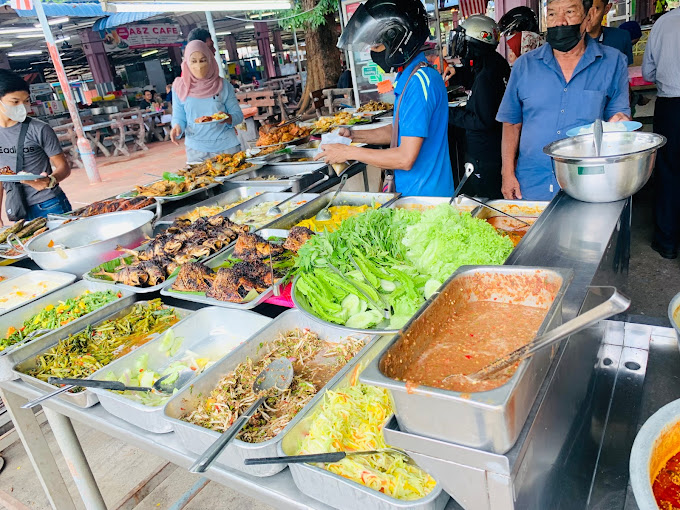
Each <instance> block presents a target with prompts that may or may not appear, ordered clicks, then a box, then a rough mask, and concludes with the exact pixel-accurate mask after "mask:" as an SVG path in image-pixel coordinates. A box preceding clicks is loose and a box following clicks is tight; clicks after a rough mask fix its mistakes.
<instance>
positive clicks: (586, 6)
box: [547, 0, 609, 14]
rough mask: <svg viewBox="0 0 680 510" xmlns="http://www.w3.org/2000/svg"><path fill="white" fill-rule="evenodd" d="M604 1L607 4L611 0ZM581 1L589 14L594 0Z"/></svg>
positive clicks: (551, 1) (550, 1)
mask: <svg viewBox="0 0 680 510" xmlns="http://www.w3.org/2000/svg"><path fill="white" fill-rule="evenodd" d="M554 1H555V0H548V2H547V3H549V4H551V3H553V2H554ZM602 1H603V2H604V4H605V5H607V4H608V3H609V0H602ZM581 3H582V4H583V10H584V11H585V12H586V14H588V11H589V10H590V8H591V7H592V6H593V0H581Z"/></svg>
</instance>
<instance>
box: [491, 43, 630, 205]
mask: <svg viewBox="0 0 680 510" xmlns="http://www.w3.org/2000/svg"><path fill="white" fill-rule="evenodd" d="M585 41H586V50H585V53H584V54H583V56H582V57H581V60H579V62H578V64H577V65H576V69H574V73H573V75H572V77H571V80H569V83H567V82H566V81H565V79H564V75H563V74H562V69H561V68H560V66H559V64H558V63H557V60H556V59H555V56H554V55H553V52H552V48H551V46H550V45H549V44H545V45H543V46H541V47H540V48H538V49H536V50H534V51H530V52H529V53H526V54H524V55H522V56H521V57H520V58H518V59H517V61H516V62H515V65H514V66H513V68H512V73H511V74H510V81H509V82H508V87H507V89H506V90H505V95H504V96H503V101H502V103H501V106H500V109H499V110H498V115H497V116H496V120H498V121H499V122H506V123H508V124H520V123H521V124H522V133H521V135H520V142H519V156H518V159H517V167H516V169H515V175H516V177H517V180H518V181H519V185H520V190H521V192H522V198H524V199H526V200H550V199H552V197H553V196H554V195H555V194H556V193H557V192H558V191H559V189H560V188H559V186H558V184H557V180H556V179H555V176H554V174H553V170H552V162H551V161H550V157H549V156H547V155H546V154H544V153H543V147H545V146H546V145H548V144H549V143H552V142H554V141H555V140H560V139H562V138H566V136H567V131H568V130H569V129H571V128H573V127H577V126H582V125H585V124H590V123H592V122H593V121H595V119H596V118H598V117H599V118H602V119H604V120H609V119H610V118H611V117H613V116H614V115H615V114H616V113H619V112H621V113H625V114H626V115H630V105H629V102H628V66H627V63H626V57H625V56H624V55H623V53H621V52H620V51H619V50H615V49H613V48H609V47H607V46H603V45H600V44H597V43H596V42H595V41H593V40H592V39H590V37H586V38H585Z"/></svg>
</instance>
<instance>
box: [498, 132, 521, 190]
mask: <svg viewBox="0 0 680 510" xmlns="http://www.w3.org/2000/svg"><path fill="white" fill-rule="evenodd" d="M521 133H522V124H521V123H520V124H508V123H507V122H504V123H503V141H502V142H501V158H502V167H501V176H502V177H503V184H502V186H501V192H502V193H503V197H504V198H506V199H508V200H514V199H521V198H522V191H521V190H520V188H519V181H518V180H517V177H515V167H516V164H517V153H518V152H519V138H520V135H521Z"/></svg>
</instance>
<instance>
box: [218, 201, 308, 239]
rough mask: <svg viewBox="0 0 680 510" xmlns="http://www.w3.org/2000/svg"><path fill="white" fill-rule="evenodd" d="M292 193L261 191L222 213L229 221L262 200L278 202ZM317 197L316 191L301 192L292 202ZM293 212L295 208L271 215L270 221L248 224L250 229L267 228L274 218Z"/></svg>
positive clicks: (277, 218)
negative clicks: (262, 223)
mask: <svg viewBox="0 0 680 510" xmlns="http://www.w3.org/2000/svg"><path fill="white" fill-rule="evenodd" d="M292 195H294V193H291V192H287V191H284V192H278V193H275V192H269V191H268V192H266V193H262V194H261V195H258V196H256V197H253V198H251V199H250V200H248V201H247V202H243V203H242V204H239V205H237V206H236V207H232V208H231V209H229V210H228V211H225V212H224V213H223V214H224V215H225V216H227V217H228V218H229V219H230V220H231V221H234V216H235V215H236V213H237V212H238V211H244V212H245V211H249V210H250V209H252V208H253V207H255V206H256V205H259V204H261V203H263V202H277V203H278V202H281V201H283V200H285V199H287V198H289V197H291V196H292ZM319 197H320V195H319V194H318V193H302V194H301V195H298V196H297V197H296V198H294V199H293V202H300V201H303V200H306V201H307V203H309V202H312V201H316V200H317V199H319ZM303 205H307V204H303ZM294 212H295V209H293V210H292V211H291V212H289V213H286V214H282V215H281V216H279V217H276V216H273V217H272V218H271V221H268V222H267V223H265V224H264V225H250V227H251V228H250V229H251V230H259V229H263V228H269V226H270V225H271V224H272V223H274V222H275V221H276V220H279V219H281V218H284V217H285V216H287V215H289V214H292V213H294Z"/></svg>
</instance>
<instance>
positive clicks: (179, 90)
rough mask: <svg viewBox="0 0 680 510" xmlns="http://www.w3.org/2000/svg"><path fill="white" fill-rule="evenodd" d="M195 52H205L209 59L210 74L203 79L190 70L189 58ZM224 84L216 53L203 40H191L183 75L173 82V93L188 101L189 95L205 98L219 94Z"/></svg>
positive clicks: (183, 61)
mask: <svg viewBox="0 0 680 510" xmlns="http://www.w3.org/2000/svg"><path fill="white" fill-rule="evenodd" d="M195 52H199V53H203V55H205V56H206V57H207V59H208V66H209V67H208V74H207V75H206V76H205V78H203V79H201V80H199V79H198V78H196V77H195V76H194V75H193V74H191V71H190V70H189V58H190V57H191V55H192V53H195ZM222 84H223V80H222V78H221V77H220V71H219V69H218V67H217V61H216V60H215V55H213V54H211V53H210V49H209V48H208V45H207V44H205V43H204V42H203V41H191V42H190V43H189V44H187V47H186V49H185V50H184V60H182V75H181V76H180V77H179V78H175V81H174V82H173V84H172V92H173V94H177V96H178V97H179V98H180V100H182V101H186V99H187V97H189V96H191V97H196V98H199V99H204V98H206V97H210V96H214V95H216V94H219V93H220V92H221V91H222Z"/></svg>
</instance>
